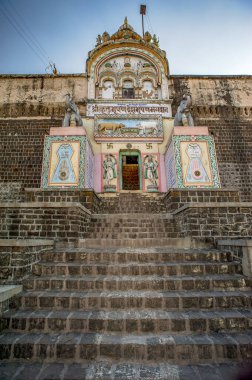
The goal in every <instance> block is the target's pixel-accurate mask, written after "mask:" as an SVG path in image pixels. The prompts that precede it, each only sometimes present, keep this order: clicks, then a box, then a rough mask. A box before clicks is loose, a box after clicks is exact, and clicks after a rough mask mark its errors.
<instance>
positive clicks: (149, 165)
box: [144, 155, 158, 186]
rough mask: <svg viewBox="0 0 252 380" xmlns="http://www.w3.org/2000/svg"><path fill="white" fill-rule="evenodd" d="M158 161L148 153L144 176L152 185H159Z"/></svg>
mask: <svg viewBox="0 0 252 380" xmlns="http://www.w3.org/2000/svg"><path fill="white" fill-rule="evenodd" d="M157 167H158V162H157V161H156V160H155V161H154V160H153V157H152V155H148V156H146V157H145V160H144V178H145V179H149V180H150V182H151V183H152V185H154V186H157V181H156V180H157V179H158V173H157Z"/></svg>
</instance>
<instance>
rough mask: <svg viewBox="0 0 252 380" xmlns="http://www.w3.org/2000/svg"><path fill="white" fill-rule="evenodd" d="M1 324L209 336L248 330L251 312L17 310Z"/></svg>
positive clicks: (21, 328)
mask: <svg viewBox="0 0 252 380" xmlns="http://www.w3.org/2000/svg"><path fill="white" fill-rule="evenodd" d="M2 318H3V322H2V324H3V325H4V326H5V328H6V329H12V330H13V331H19V332H46V333H48V332H49V333H53V332H57V331H61V332H85V333H87V332H99V333H113V334H122V333H124V334H128V333H133V334H141V333H142V334H148V333H150V334H153V333H157V334H158V333H171V334H174V333H183V334H192V333H212V332H244V331H249V330H252V311H251V310H246V309H241V310H239V309H238V310H219V311H198V310H195V311H184V312H177V311H176V312H174V311H173V312H167V311H164V310H160V309H155V310H138V311H135V310H131V311H122V310H117V311H105V310H100V311H80V310H74V309H73V310H61V311H51V310H35V311H34V310H33V309H28V310H22V309H21V310H19V311H17V312H16V313H13V312H5V313H4V315H3V317H2Z"/></svg>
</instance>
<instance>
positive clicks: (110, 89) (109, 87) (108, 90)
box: [102, 80, 115, 99]
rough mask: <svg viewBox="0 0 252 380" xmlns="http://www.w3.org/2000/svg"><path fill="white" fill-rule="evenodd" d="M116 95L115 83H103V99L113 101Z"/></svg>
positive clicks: (108, 81)
mask: <svg viewBox="0 0 252 380" xmlns="http://www.w3.org/2000/svg"><path fill="white" fill-rule="evenodd" d="M114 93H115V87H114V83H113V82H112V81H111V80H106V81H104V82H103V88H102V99H113V98H114Z"/></svg>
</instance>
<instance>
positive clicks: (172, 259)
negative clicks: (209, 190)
mask: <svg viewBox="0 0 252 380" xmlns="http://www.w3.org/2000/svg"><path fill="white" fill-rule="evenodd" d="M40 257H41V260H42V261H52V262H54V263H56V262H72V261H81V262H83V263H87V264H88V263H108V262H109V263H111V264H118V263H136V264H137V265H138V263H151V264H152V265H153V264H154V263H162V262H169V263H178V262H187V261H188V262H190V263H192V262H196V261H201V262H230V261H231V260H232V256H231V253H229V252H223V251H217V250H203V249H201V250H197V249H194V250H193V249H179V248H176V249H174V248H171V247H164V248H162V247H159V248H152V249H148V248H141V249H133V248H124V249H115V248H110V249H107V248H106V246H104V247H102V249H95V248H85V249H84V248H80V249H74V248H73V249H68V250H64V249H63V250H55V251H47V252H41V253H40Z"/></svg>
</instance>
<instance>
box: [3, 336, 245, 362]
mask: <svg viewBox="0 0 252 380" xmlns="http://www.w3.org/2000/svg"><path fill="white" fill-rule="evenodd" d="M251 348H252V333H251V332H246V333H228V334H227V333H215V334H214V333H213V334H195V335H189V336H188V335H171V334H168V335H167V334H164V333H162V334H152V335H149V334H148V335H146V334H145V335H141V334H140V335H139V334H124V335H111V334H100V333H79V332H78V333H62V332H59V333H52V334H49V333H43V334H41V333H18V332H5V334H4V335H2V336H1V335H0V359H1V360H11V361H15V360H20V359H23V360H29V361H30V360H35V361H37V360H43V361H44V362H50V361H55V360H56V361H57V360H64V361H66V362H69V363H72V362H75V363H81V362H83V361H90V360H96V361H101V360H108V359H109V360H118V361H120V360H126V361H128V360H129V361H131V362H133V363H134V362H137V363H146V362H152V363H153V362H157V361H159V362H163V361H167V362H168V363H169V364H190V365H192V364H200V363H207V362H215V363H223V362H224V363H226V362H228V361H230V362H232V361H234V360H235V361H236V362H245V361H248V362H249V361H250V360H251V359H252V350H251Z"/></svg>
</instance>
